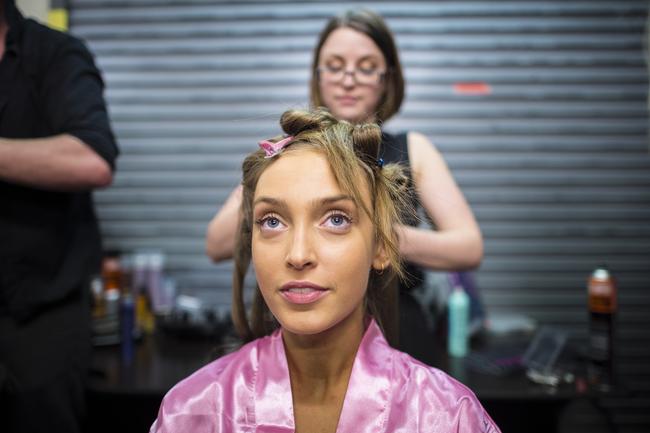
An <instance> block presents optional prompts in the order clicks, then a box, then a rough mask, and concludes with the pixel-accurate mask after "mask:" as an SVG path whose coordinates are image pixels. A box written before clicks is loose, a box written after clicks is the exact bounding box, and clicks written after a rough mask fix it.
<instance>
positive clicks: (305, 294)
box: [280, 281, 329, 304]
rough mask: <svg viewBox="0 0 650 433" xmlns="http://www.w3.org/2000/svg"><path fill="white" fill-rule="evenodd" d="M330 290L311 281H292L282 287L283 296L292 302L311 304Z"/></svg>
mask: <svg viewBox="0 0 650 433" xmlns="http://www.w3.org/2000/svg"><path fill="white" fill-rule="evenodd" d="M328 292H329V290H328V289H326V288H324V287H321V286H319V285H317V284H314V283H310V282H309V281H291V282H289V283H287V284H285V285H284V286H282V287H280V294H281V295H282V297H283V298H284V299H286V300H287V301H289V302H291V303H292V304H311V303H312V302H316V301H318V300H319V299H321V298H322V297H323V296H325V295H327V293H328Z"/></svg>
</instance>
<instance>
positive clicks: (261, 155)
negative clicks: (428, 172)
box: [232, 108, 408, 341]
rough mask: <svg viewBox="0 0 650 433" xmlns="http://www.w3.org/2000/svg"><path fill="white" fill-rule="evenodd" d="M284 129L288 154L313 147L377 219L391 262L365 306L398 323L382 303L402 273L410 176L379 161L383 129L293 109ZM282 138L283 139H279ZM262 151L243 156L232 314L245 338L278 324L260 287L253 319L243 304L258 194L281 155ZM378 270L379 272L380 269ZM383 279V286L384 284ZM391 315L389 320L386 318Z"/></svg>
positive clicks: (342, 184) (377, 233) (378, 233)
mask: <svg viewBox="0 0 650 433" xmlns="http://www.w3.org/2000/svg"><path fill="white" fill-rule="evenodd" d="M280 124H281V126H282V130H283V131H284V132H285V133H286V134H288V135H290V136H293V139H292V140H291V142H290V143H289V144H288V145H287V147H286V148H285V149H284V150H283V152H292V151H295V150H297V149H305V148H307V149H313V150H316V151H318V152H321V153H322V154H323V155H325V157H326V159H327V161H329V164H330V167H331V169H332V172H333V174H334V177H335V179H336V180H337V182H338V184H339V187H340V188H341V189H342V190H343V191H344V192H345V193H346V194H348V195H350V197H352V199H353V201H354V202H355V204H356V205H357V206H358V207H359V208H360V209H362V211H363V212H365V213H366V214H367V215H368V217H369V218H370V220H371V221H372V223H373V227H374V236H375V241H376V242H377V243H378V244H379V245H380V246H381V247H383V248H384V250H385V252H386V255H387V258H388V261H389V266H388V268H387V270H386V271H387V272H383V270H382V274H381V275H371V278H370V280H369V287H368V290H367V293H366V308H367V311H368V313H370V314H371V315H373V316H374V317H375V319H376V320H377V322H378V323H379V324H380V326H382V323H383V322H387V323H388V322H391V321H392V322H394V318H384V317H382V316H383V311H384V310H387V309H386V308H383V306H382V305H381V303H382V300H383V299H384V298H385V297H386V296H385V293H383V292H384V291H385V290H386V286H387V285H388V284H387V282H388V281H390V280H391V279H392V277H393V276H395V275H397V276H400V277H402V276H403V269H402V265H401V262H400V257H399V251H398V238H397V233H396V232H395V225H396V224H399V223H400V221H401V217H400V215H402V214H403V210H404V209H407V206H408V205H407V204H406V201H405V200H404V199H403V198H404V197H406V195H407V194H406V193H407V191H406V189H407V188H408V181H407V177H406V175H405V173H404V171H403V169H402V167H401V166H399V165H398V164H387V165H384V166H383V167H381V165H380V164H379V163H378V157H379V149H380V145H381V130H380V128H379V127H378V126H377V125H375V124H357V125H353V124H351V123H349V122H346V121H340V120H337V119H336V118H335V117H334V116H332V115H331V114H330V113H329V112H328V111H327V110H325V109H323V108H321V109H317V110H311V111H302V110H289V111H286V112H285V113H284V114H283V115H282V118H281V119H280ZM278 139H279V138H278ZM265 156H266V154H265V152H264V151H263V150H261V149H260V150H257V151H255V152H253V153H251V154H250V155H248V157H246V159H245V160H244V163H243V165H242V171H243V179H242V185H243V197H242V207H241V217H242V220H241V222H240V230H239V233H238V235H237V244H236V246H235V267H234V271H233V303H232V318H233V323H234V325H235V328H236V330H237V332H238V333H239V335H240V336H241V337H242V338H243V339H244V340H246V341H248V340H252V339H254V338H258V337H260V336H263V335H267V334H269V333H270V332H272V330H273V329H274V328H275V327H276V326H277V325H276V323H275V321H274V318H273V316H272V314H271V312H270V311H269V309H268V307H267V306H266V303H265V302H264V299H263V298H262V296H261V293H260V291H259V287H256V289H255V295H254V299H253V305H252V310H251V314H250V320H249V318H248V315H247V312H246V307H245V304H244V295H243V291H244V278H245V275H246V273H247V271H248V268H249V266H250V262H251V247H252V230H253V225H254V221H253V198H254V195H255V188H256V186H257V182H258V180H259V178H260V176H261V175H262V173H263V172H264V171H265V170H266V169H267V168H268V167H269V166H270V165H271V164H273V162H274V161H275V160H276V159H277V158H282V154H280V155H279V156H276V157H273V158H265ZM359 178H362V179H365V181H366V183H367V185H368V187H369V190H370V195H371V200H370V208H369V207H368V206H367V204H366V200H363V196H362V190H361V188H360V186H359V184H358V179H359ZM375 274H376V273H375ZM382 283H384V284H382ZM384 319H386V320H384Z"/></svg>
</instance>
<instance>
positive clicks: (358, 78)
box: [316, 66, 386, 86]
mask: <svg viewBox="0 0 650 433" xmlns="http://www.w3.org/2000/svg"><path fill="white" fill-rule="evenodd" d="M316 72H317V73H318V77H319V79H322V80H324V81H326V82H328V83H332V84H338V83H341V82H343V80H344V79H345V77H346V75H351V76H352V78H353V79H354V82H355V83H357V84H358V85H360V86H376V85H377V84H379V83H381V81H382V80H383V79H384V76H385V75H386V71H380V70H379V69H375V68H372V69H368V68H356V69H354V70H353V71H346V70H345V69H344V68H342V67H339V66H321V67H320V68H317V69H316Z"/></svg>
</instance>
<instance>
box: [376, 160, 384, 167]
mask: <svg viewBox="0 0 650 433" xmlns="http://www.w3.org/2000/svg"><path fill="white" fill-rule="evenodd" d="M383 166H384V158H377V167H379V168H382V167H383Z"/></svg>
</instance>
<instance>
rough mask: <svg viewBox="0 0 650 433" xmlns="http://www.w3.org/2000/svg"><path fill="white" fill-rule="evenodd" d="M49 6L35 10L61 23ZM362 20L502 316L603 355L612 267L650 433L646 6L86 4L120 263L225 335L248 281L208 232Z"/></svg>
mask: <svg viewBox="0 0 650 433" xmlns="http://www.w3.org/2000/svg"><path fill="white" fill-rule="evenodd" d="M50 2H51V3H55V4H56V5H57V6H58V5H59V4H60V3H61V2H57V1H56V0H51V1H48V0H41V1H27V0H24V1H18V2H17V3H18V5H19V7H21V9H23V11H24V12H25V13H26V14H27V15H33V16H37V17H41V19H42V20H43V21H46V20H47V16H48V10H49V9H50V7H51V5H50ZM353 6H365V7H369V8H372V9H374V10H376V11H377V12H379V13H381V14H382V15H383V16H384V17H385V19H386V21H387V23H388V25H389V26H390V27H391V29H392V30H393V31H394V33H395V37H396V40H397V43H398V48H399V50H400V53H401V58H402V62H403V66H404V72H405V76H406V81H407V89H406V99H405V104H404V105H403V108H402V110H401V113H400V114H399V115H398V116H396V118H394V119H393V120H391V121H390V122H389V123H388V124H387V125H386V129H387V130H388V131H391V132H398V131H403V130H416V131H420V132H422V133H424V134H425V135H427V136H428V137H429V139H430V140H431V141H432V142H433V143H434V144H435V145H436V146H437V147H438V149H440V151H441V152H442V154H443V156H444V158H445V159H446V161H447V163H448V164H449V166H450V168H451V170H452V173H453V175H454V177H455V178H456V180H457V181H458V183H459V184H460V186H461V188H462V190H463V192H464V194H465V196H466V197H467V198H468V200H469V202H470V204H471V206H472V209H473V210H474V213H475V215H476V217H477V219H478V222H479V224H480V226H481V229H482V231H483V236H484V239H485V257H484V260H483V263H482V265H481V267H480V269H479V270H478V271H477V272H476V273H475V277H476V284H477V286H478V287H480V291H481V296H482V298H483V301H484V303H485V308H486V311H487V314H488V317H489V318H490V319H491V320H494V321H498V320H499V317H512V316H513V315H520V316H525V317H526V318H528V319H530V320H532V321H534V322H536V323H544V324H550V325H555V326H558V327H561V328H562V329H564V330H567V331H569V332H570V333H572V334H573V335H577V336H583V337H585V336H586V334H587V325H588V317H587V307H586V305H587V292H586V290H587V289H586V285H587V280H588V278H589V275H590V273H591V271H592V270H593V269H594V268H596V267H597V266H599V265H600V264H606V265H607V266H608V268H609V269H610V271H611V273H612V274H613V275H614V276H615V277H616V279H617V282H618V289H619V313H618V318H617V322H618V330H617V333H618V334H617V354H618V369H619V372H620V374H621V375H622V377H623V378H624V379H625V380H626V382H627V383H628V385H629V386H630V390H631V394H629V395H628V396H626V397H625V398H611V399H609V400H608V399H605V401H604V402H603V404H604V405H605V406H606V407H607V408H608V409H609V410H611V411H612V413H613V420H614V423H615V425H616V428H617V429H618V431H621V432H641V431H650V430H649V429H650V411H649V410H648V409H650V331H648V329H649V328H650V156H649V150H650V147H649V144H648V143H649V142H648V69H647V64H646V61H647V57H648V52H647V42H648V35H647V31H646V26H647V21H648V15H647V13H648V12H647V8H648V3H647V2H646V1H454V2H452V1H407V2H403V1H373V2H337V1H305V0H302V1H237V2H235V1H215V0H210V1H208V0H205V1H203V0H188V1H180V0H177V1H174V0H158V1H156V0H68V1H67V2H65V7H66V8H67V10H68V13H69V15H68V18H69V22H68V25H69V31H70V32H71V33H73V34H75V35H77V36H79V37H81V38H83V39H84V40H85V41H86V42H87V43H88V45H89V48H90V49H91V51H92V52H93V53H94V54H95V56H96V59H97V63H98V66H99V67H100V69H101V70H102V71H103V74H104V79H105V81H106V86H107V90H106V98H107V102H108V105H109V109H110V115H111V118H112V123H113V127H114V131H115V133H116V135H117V137H118V141H119V145H120V148H121V156H120V158H119V160H118V163H117V175H116V177H115V181H114V184H113V185H112V186H111V187H110V188H108V189H106V190H103V191H100V192H98V193H96V194H95V200H96V203H97V209H98V214H99V217H100V221H101V227H102V233H103V235H104V243H105V247H106V249H107V250H114V251H119V252H120V253H123V254H134V253H138V252H155V253H156V254H161V255H162V260H163V267H164V273H165V275H166V277H167V278H169V281H170V282H171V283H170V284H172V285H173V293H175V294H176V295H186V296H190V297H193V298H196V299H199V300H200V301H201V303H202V305H204V306H205V308H208V309H210V310H212V311H213V312H214V314H215V315H216V316H217V317H226V316H227V314H228V311H229V305H230V301H229V299H230V287H231V264H230V263H226V264H219V265H214V264H212V263H211V262H210V260H209V259H208V258H207V257H206V256H205V254H204V239H205V237H204V236H205V230H206V227H207V224H208V221H209V220H210V219H211V217H212V216H213V215H214V214H215V212H216V211H217V210H218V209H219V207H220V206H221V204H222V203H223V202H224V201H225V199H226V197H227V195H228V193H229V192H230V191H231V190H232V188H233V187H234V186H236V185H237V184H238V182H239V180H240V164H241V161H242V160H243V157H244V155H245V154H247V153H249V152H250V151H252V150H254V149H255V148H256V143H257V141H258V140H260V139H261V138H266V137H270V136H273V135H276V134H277V133H278V132H280V130H279V126H278V123H277V122H278V119H279V116H280V114H281V113H282V112H283V111H284V110H286V109H287V108H289V107H306V106H307V105H308V93H307V92H308V80H309V71H310V61H311V58H312V52H311V50H312V48H313V46H314V44H315V42H316V38H317V36H318V32H319V31H320V30H321V28H322V27H323V25H324V24H325V22H326V20H327V19H328V18H329V17H330V16H331V15H333V14H336V13H338V12H340V11H342V10H344V9H347V8H349V7H353ZM585 422H586V423H587V424H588V420H587V421H585ZM587 424H585V425H587ZM584 431H587V430H584Z"/></svg>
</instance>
